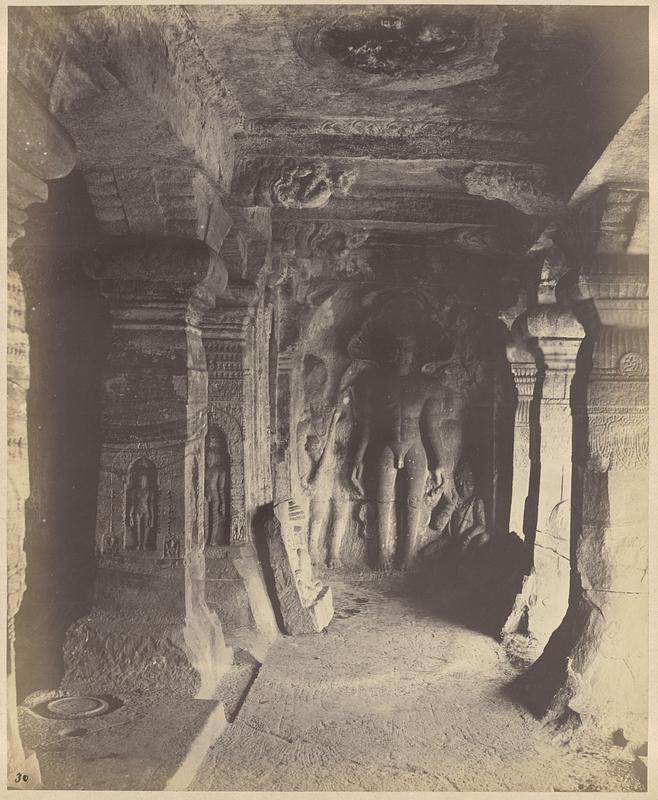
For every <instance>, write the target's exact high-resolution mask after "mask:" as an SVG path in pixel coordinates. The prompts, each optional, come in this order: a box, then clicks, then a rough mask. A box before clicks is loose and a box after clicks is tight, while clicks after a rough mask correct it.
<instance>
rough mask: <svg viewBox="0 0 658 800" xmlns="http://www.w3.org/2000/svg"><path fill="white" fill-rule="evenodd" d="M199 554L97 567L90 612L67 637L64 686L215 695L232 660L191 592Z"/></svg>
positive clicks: (209, 616) (210, 616)
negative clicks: (96, 686)
mask: <svg viewBox="0 0 658 800" xmlns="http://www.w3.org/2000/svg"><path fill="white" fill-rule="evenodd" d="M199 556H200V557H201V559H202V558H203V556H202V554H196V553H193V554H191V555H190V556H188V558H187V559H186V561H187V562H189V563H186V564H183V563H181V562H180V561H170V562H167V561H166V560H162V559H160V560H158V559H155V558H150V557H149V556H146V555H145V556H144V558H141V559H134V558H133V559H131V560H130V562H128V563H124V564H116V565H110V564H107V563H106V564H105V565H104V566H101V567H100V568H99V570H98V575H97V579H96V597H95V601H94V610H93V611H92V613H91V614H89V615H88V616H86V617H84V618H83V619H81V620H78V621H77V622H76V623H75V624H74V625H72V626H71V628H69V630H68V632H67V635H66V641H65V644H64V658H65V663H66V672H65V675H64V679H63V681H62V687H63V688H65V689H67V688H69V687H73V686H75V687H79V686H80V685H81V684H84V683H92V682H93V683H94V684H95V685H98V686H102V687H107V691H111V690H115V691H130V692H134V691H136V690H142V691H158V692H166V693H173V694H177V695H178V694H185V695H189V696H192V697H197V698H204V697H212V696H213V694H214V691H215V689H216V687H217V684H218V683H219V680H220V679H221V677H222V676H223V675H224V674H225V673H226V672H227V670H228V669H229V667H230V666H231V664H232V660H233V658H232V650H231V648H229V647H227V646H226V645H225V643H224V637H223V633H222V629H221V626H220V624H219V620H218V619H217V616H216V615H215V614H214V613H213V612H211V611H210V610H209V609H208V607H207V605H206V603H205V598H204V597H203V594H202V593H199V592H197V591H196V590H195V587H196V585H197V584H199V583H200V584H201V586H202V585H203V574H202V573H203V565H198V564H195V563H193V562H195V561H196V560H198V557H199ZM106 561H107V560H106ZM197 573H200V580H199V575H197ZM198 595H200V596H198Z"/></svg>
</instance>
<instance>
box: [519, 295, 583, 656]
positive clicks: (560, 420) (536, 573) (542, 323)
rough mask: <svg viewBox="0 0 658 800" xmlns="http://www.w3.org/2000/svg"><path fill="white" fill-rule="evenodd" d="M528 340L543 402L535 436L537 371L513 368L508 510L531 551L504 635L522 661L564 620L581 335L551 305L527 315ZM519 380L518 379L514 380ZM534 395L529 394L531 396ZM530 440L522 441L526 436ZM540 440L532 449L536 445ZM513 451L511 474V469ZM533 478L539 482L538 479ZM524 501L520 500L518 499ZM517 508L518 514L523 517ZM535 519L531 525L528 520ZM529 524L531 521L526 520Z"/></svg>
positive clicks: (570, 317) (527, 367) (567, 314)
mask: <svg viewBox="0 0 658 800" xmlns="http://www.w3.org/2000/svg"><path fill="white" fill-rule="evenodd" d="M527 327H528V333H529V334H530V336H531V337H536V340H537V345H538V350H539V356H538V357H539V359H540V364H541V382H542V385H541V401H540V407H539V426H538V430H537V429H536V428H535V426H534V425H531V424H530V421H531V420H530V411H531V408H532V405H531V404H532V397H531V392H533V391H534V388H535V383H536V380H537V378H536V374H537V373H536V369H535V367H534V366H532V365H530V364H529V363H528V362H514V363H515V364H517V366H516V368H515V380H516V381H517V385H518V384H519V383H520V384H521V388H522V389H523V392H524V394H523V395H521V394H520V395H519V407H517V422H518V425H517V426H516V427H515V437H516V436H517V435H518V437H519V451H521V452H518V459H519V462H518V463H519V467H520V470H521V477H520V484H521V485H520V486H517V485H516V483H517V480H518V475H517V474H515V475H514V479H513V480H514V483H515V485H514V488H513V502H514V499H516V506H513V508H516V515H517V519H518V518H519V516H520V514H523V524H522V528H523V531H524V536H525V538H526V541H527V542H528V546H529V557H530V563H531V569H530V573H529V575H528V576H527V577H526V579H525V580H524V584H523V587H522V590H521V592H520V594H519V596H518V597H517V599H516V602H515V606H514V609H513V610H512V613H511V614H510V617H509V618H508V620H507V622H506V624H505V627H504V633H505V634H513V633H521V634H524V635H526V636H527V637H528V643H527V646H528V655H530V656H531V655H532V654H534V655H538V654H539V652H540V650H541V648H543V647H544V646H545V645H546V643H547V641H548V639H549V637H550V635H551V634H552V633H553V631H554V630H555V629H556V628H557V627H558V626H559V624H560V622H561V621H562V620H563V618H564V615H565V614H566V612H567V608H568V604H569V588H570V564H571V550H570V537H571V462H572V442H573V421H572V415H571V385H572V380H573V377H574V374H575V370H576V357H577V355H578V351H579V349H580V344H581V341H582V339H583V337H584V335H585V331H584V329H583V328H582V326H581V325H580V323H579V322H578V321H577V320H576V319H575V317H574V316H573V314H571V313H570V312H568V311H565V310H562V309H560V308H559V307H558V306H556V305H547V306H539V307H537V308H536V309H535V310H533V311H531V312H529V313H528V319H527ZM517 375H518V378H517ZM530 387H532V389H531V388H530ZM526 431H527V432H528V439H527V440H526V439H525V438H524V433H525V432H526ZM537 438H538V440H539V441H538V443H537V441H536V439H537ZM516 457H517V451H516V443H515V469H516V464H517V462H516ZM537 473H539V475H537ZM531 475H532V480H533V495H534V482H536V480H537V477H538V478H539V483H538V494H537V497H536V511H535V497H534V496H533V497H532V498H531V499H532V503H530V502H528V503H526V501H525V498H526V497H528V492H529V491H530V487H531ZM522 495H523V500H521V496H522ZM521 503H523V511H521V510H520V509H521ZM535 513H536V517H535V516H534V515H535ZM531 517H532V518H531Z"/></svg>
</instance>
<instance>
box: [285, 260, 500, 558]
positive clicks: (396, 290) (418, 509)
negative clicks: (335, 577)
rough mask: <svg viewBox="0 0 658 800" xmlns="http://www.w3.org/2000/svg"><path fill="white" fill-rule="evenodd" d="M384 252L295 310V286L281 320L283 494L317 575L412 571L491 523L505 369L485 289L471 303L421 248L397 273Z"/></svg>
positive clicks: (307, 294) (312, 291)
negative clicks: (446, 543)
mask: <svg viewBox="0 0 658 800" xmlns="http://www.w3.org/2000/svg"><path fill="white" fill-rule="evenodd" d="M382 250H383V252H382ZM382 250H380V251H379V252H378V254H377V255H376V256H375V257H374V258H373V257H372V254H371V257H370V258H369V261H370V264H371V265H373V264H374V269H372V270H371V269H369V270H368V271H367V273H366V274H367V275H368V278H369V279H368V280H363V277H364V273H362V274H361V276H360V277H361V280H359V279H358V278H356V279H353V280H352V281H346V280H341V281H335V282H334V283H333V285H332V284H331V282H327V281H326V280H325V282H324V285H322V281H321V280H320V279H318V281H317V283H316V284H315V285H314V284H313V281H311V282H310V285H309V286H307V287H306V289H305V291H304V292H303V296H304V298H305V304H304V306H303V309H304V311H302V313H300V311H301V309H300V307H299V306H300V304H299V298H300V296H302V295H300V291H299V287H297V288H296V289H295V290H294V291H290V292H289V293H288V298H289V302H290V308H294V309H295V311H294V313H290V315H289V319H290V324H289V325H286V324H285V319H286V315H285V314H284V315H283V318H284V320H283V321H284V325H283V328H282V330H283V332H284V334H285V335H287V336H288V337H289V341H288V347H289V352H294V353H295V360H294V368H293V371H292V385H291V410H290V414H291V431H290V440H291V442H294V447H295V451H296V452H295V453H294V456H293V457H292V458H291V467H290V471H291V491H292V495H293V498H294V499H295V501H296V502H297V504H298V505H299V506H300V507H301V508H302V509H303V511H304V512H305V515H306V523H305V524H306V531H307V538H308V545H309V551H310V553H311V558H312V560H313V561H314V563H316V564H322V565H326V566H329V567H338V566H342V567H345V568H355V569H363V568H364V567H370V568H373V569H384V570H388V569H411V568H415V567H417V566H419V565H420V564H421V563H422V562H423V560H425V559H427V558H430V557H432V554H433V547H432V545H433V543H435V548H436V542H437V540H438V539H439V537H440V534H441V533H442V532H443V531H445V530H446V528H449V529H450V532H451V533H452V534H453V535H455V536H459V534H460V530H461V528H464V530H466V529H467V528H474V529H477V533H478V534H479V535H480V536H482V539H483V540H484V539H486V538H487V537H488V536H489V535H491V533H492V532H493V531H494V530H495V529H496V528H497V527H499V526H497V524H496V520H495V519H494V517H495V514H496V513H497V509H496V508H495V507H494V505H495V502H496V493H497V489H496V483H497V480H498V479H500V475H501V473H502V472H504V469H505V467H504V465H503V464H502V463H501V459H502V458H503V456H502V455H501V453H500V449H499V448H497V447H496V439H497V434H496V424H497V423H496V420H497V418H498V417H499V415H500V387H501V384H503V383H504V381H505V376H506V372H507V370H508V367H507V366H506V364H505V361H504V339H503V337H502V335H501V333H500V325H499V323H498V321H497V317H496V309H495V308H494V304H495V298H496V297H497V293H496V292H495V291H491V292H490V296H489V301H487V300H486V299H484V298H483V297H482V296H479V297H478V296H477V295H475V294H474V293H473V291H472V290H470V289H469V279H468V278H469V275H472V272H473V270H472V269H471V270H468V269H465V270H464V272H463V274H462V275H461V276H459V275H457V274H455V273H453V274H452V277H451V274H450V271H449V270H446V269H444V268H442V269H440V270H438V276H439V278H440V279H439V280H437V279H436V278H437V270H436V269H435V267H436V263H435V262H436V258H435V256H434V255H433V254H431V253H430V254H427V253H424V254H420V255H419V256H418V257H417V259H416V263H415V264H413V263H412V261H413V258H412V257H409V262H410V264H411V266H409V265H408V266H407V268H406V269H407V274H406V275H404V274H403V273H402V272H401V269H404V267H401V265H402V264H403V262H404V260H405V259H404V257H403V256H402V255H401V253H400V251H397V250H396V251H394V252H391V251H389V250H388V249H384V248H382ZM440 260H441V259H440V258H439V261H440ZM447 261H448V260H446V259H443V262H444V263H443V266H444V267H445V266H446V263H447ZM377 263H379V266H377ZM384 276H385V277H386V278H387V280H377V278H378V277H380V278H381V277H384ZM428 277H429V278H430V280H428ZM373 278H374V279H375V280H373ZM432 278H434V280H431V279H432ZM484 286H485V287H486V282H485V283H484ZM489 288H491V287H489ZM479 291H481V292H483V294H484V295H485V297H486V292H487V288H484V289H483V287H482V285H481V286H480V290H479ZM309 299H310V300H309ZM295 334H297V335H298V337H299V338H298V341H297V344H294V341H293V340H294V338H295ZM498 513H499V512H498ZM460 526H461V528H460ZM435 548H434V549H435Z"/></svg>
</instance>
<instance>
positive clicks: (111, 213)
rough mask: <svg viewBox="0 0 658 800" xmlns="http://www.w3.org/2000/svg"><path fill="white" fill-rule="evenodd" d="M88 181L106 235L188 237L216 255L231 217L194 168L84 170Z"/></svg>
mask: <svg viewBox="0 0 658 800" xmlns="http://www.w3.org/2000/svg"><path fill="white" fill-rule="evenodd" d="M84 176H85V181H86V184H87V190H88V192H89V197H90V199H91V203H92V205H93V207H94V212H95V214H96V218H97V219H98V222H99V227H100V230H101V232H102V233H104V234H110V235H128V234H131V235H139V236H183V237H188V238H190V239H198V240H199V241H202V242H205V243H206V244H207V245H208V247H210V248H211V249H212V250H214V251H215V252H216V253H217V252H219V250H220V249H221V246H222V243H223V241H224V238H225V237H226V234H227V233H228V231H229V230H230V227H231V224H232V223H231V217H230V216H229V214H228V213H227V212H226V211H225V209H224V205H223V203H222V199H221V197H220V195H219V194H218V193H217V191H216V190H215V189H214V188H213V186H211V184H210V182H209V181H208V179H207V178H206V177H205V175H203V174H202V172H201V171H200V170H199V169H198V168H197V167H195V166H191V165H188V166H167V167H121V166H114V167H105V168H100V169H85V170H84Z"/></svg>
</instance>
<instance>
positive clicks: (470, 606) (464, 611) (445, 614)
mask: <svg viewBox="0 0 658 800" xmlns="http://www.w3.org/2000/svg"><path fill="white" fill-rule="evenodd" d="M525 563H526V555H525V549H524V546H523V542H522V541H521V540H520V539H519V538H518V537H517V536H516V535H514V534H511V533H510V534H507V535H499V536H494V537H493V538H492V539H491V540H490V541H489V542H487V543H486V544H484V545H483V546H481V547H479V548H474V549H473V550H470V549H469V550H467V551H466V552H465V553H462V552H461V551H460V550H459V548H458V547H454V546H451V545H449V546H447V547H446V548H445V549H443V550H442V551H441V552H440V553H438V554H436V555H435V556H434V558H433V559H432V560H428V562H427V563H425V564H424V565H423V568H422V569H421V570H420V571H419V572H417V573H414V574H413V576H412V575H410V576H409V578H410V579H409V580H408V581H406V582H405V588H406V589H408V591H409V596H410V597H411V598H412V599H413V601H414V603H416V604H419V605H420V606H422V607H423V608H424V609H425V610H426V611H427V612H428V613H430V614H432V615H433V616H436V617H441V618H444V619H448V620H451V621H454V622H458V623H459V624H461V625H464V626H465V627H468V628H471V629H472V630H475V631H480V632H482V633H485V634H487V635H489V636H493V637H497V636H498V634H499V633H500V630H501V628H502V626H503V625H504V623H505V621H506V619H507V617H508V616H509V613H510V611H511V609H512V606H513V604H514V600H515V598H516V595H517V594H518V592H519V590H520V588H521V584H522V582H523V576H524V567H525Z"/></svg>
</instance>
